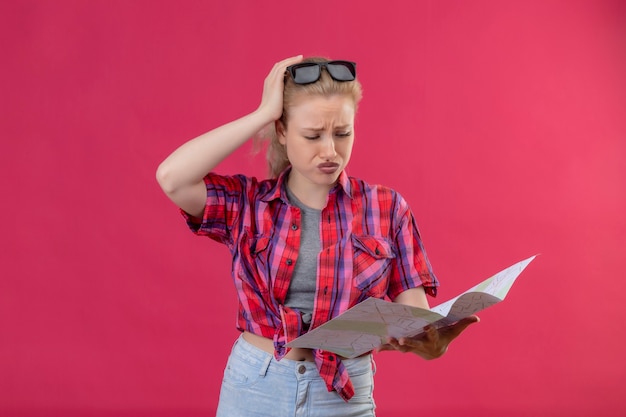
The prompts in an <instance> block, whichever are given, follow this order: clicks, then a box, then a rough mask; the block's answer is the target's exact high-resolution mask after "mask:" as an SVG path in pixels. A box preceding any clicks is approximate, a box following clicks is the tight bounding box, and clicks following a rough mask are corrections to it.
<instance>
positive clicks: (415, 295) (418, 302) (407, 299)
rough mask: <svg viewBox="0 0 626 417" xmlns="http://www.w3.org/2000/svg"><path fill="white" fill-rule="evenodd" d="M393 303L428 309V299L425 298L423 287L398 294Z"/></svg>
mask: <svg viewBox="0 0 626 417" xmlns="http://www.w3.org/2000/svg"><path fill="white" fill-rule="evenodd" d="M393 302H394V303H398V304H405V305H408V306H411V307H419V308H426V309H429V308H430V307H429V306H428V299H427V298H426V292H425V291H424V287H422V286H419V287H415V288H411V289H408V290H406V291H404V292H401V293H400V294H398V296H397V297H396V298H395V299H394V300H393Z"/></svg>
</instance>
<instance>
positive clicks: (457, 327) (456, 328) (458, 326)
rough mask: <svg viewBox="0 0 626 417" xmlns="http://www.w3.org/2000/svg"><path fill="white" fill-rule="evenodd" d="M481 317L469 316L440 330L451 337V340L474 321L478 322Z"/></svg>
mask: <svg viewBox="0 0 626 417" xmlns="http://www.w3.org/2000/svg"><path fill="white" fill-rule="evenodd" d="M479 321H480V319H479V318H478V316H469V317H466V318H464V319H461V320H459V321H458V322H456V323H454V324H452V325H450V326H447V327H445V328H442V329H441V330H440V331H441V333H442V334H445V335H446V337H448V338H449V340H450V341H452V340H453V339H455V338H457V337H458V336H459V335H460V334H461V333H463V332H464V331H465V329H467V328H468V327H469V326H470V325H472V324H474V323H478V322H479Z"/></svg>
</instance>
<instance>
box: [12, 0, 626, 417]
mask: <svg viewBox="0 0 626 417" xmlns="http://www.w3.org/2000/svg"><path fill="white" fill-rule="evenodd" d="M265 3H266V2H255V1H242V0H235V1H221V2H218V1H176V2H174V1H171V2H170V1H147V0H146V1H121V0H118V1H101V0H93V1H82V0H75V1H68V0H63V1H36V0H32V1H4V2H2V3H1V4H0V34H1V39H2V48H1V49H0V54H1V55H2V65H1V66H0V74H1V80H0V88H1V90H0V97H1V99H0V123H1V124H0V134H1V135H2V146H1V148H0V149H1V150H0V169H1V172H2V175H1V176H0V187H1V188H0V189H1V190H2V195H3V198H2V199H1V201H0V231H1V234H0V235H1V236H2V237H1V238H0V245H1V246H0V275H1V278H0V415H2V416H5V417H12V416H53V415H63V416H83V415H84V416H87V415H89V416H108V415H115V416H143V415H145V416H148V415H149V416H181V415H185V416H200V415H212V413H213V411H214V408H215V406H216V402H217V396H218V389H219V384H220V379H221V373H222V369H223V366H224V364H225V361H226V357H227V355H228V352H229V350H230V347H231V345H232V342H233V340H234V339H235V337H236V331H235V328H234V322H235V299H234V290H233V288H232V284H231V280H230V276H229V270H230V265H229V260H228V252H227V250H226V248H224V247H221V246H219V245H218V244H216V243H213V242H211V241H209V240H202V239H199V238H195V237H193V236H192V235H191V234H190V233H189V232H188V231H187V230H186V228H185V226H184V224H183V222H182V220H181V219H180V218H179V216H178V214H177V212H176V209H175V207H174V206H173V205H172V204H171V203H170V202H169V201H168V200H167V199H166V198H165V197H164V196H163V195H162V194H161V192H160V190H159V188H158V186H157V184H156V182H155V180H154V172H155V169H156V166H157V165H158V163H159V162H160V161H161V160H162V159H163V158H164V157H165V156H166V155H167V154H168V153H169V152H170V151H171V150H173V149H174V148H175V147H176V146H178V145H179V144H181V143H182V142H183V141H185V140H187V139H190V138H191V137H194V136H196V135H198V134H200V133H202V132H204V131H207V130H209V129H211V128H213V127H216V126H218V125H219V124H221V123H224V122H226V121H229V120H231V119H233V118H235V117H238V116H240V115H243V114H245V113H246V112H249V111H251V110H253V109H254V108H255V107H256V106H257V105H258V103H259V100H260V94H261V88H262V81H263V78H264V77H265V74H266V73H267V72H268V71H269V69H270V68H271V66H272V65H273V63H274V62H275V61H277V60H279V59H282V58H284V57H286V56H290V55H295V54H298V53H303V54H306V55H312V54H318V55H327V56H330V57H333V58H344V59H351V60H355V61H357V62H358V65H359V76H360V79H361V81H362V83H363V85H364V89H365V97H364V100H363V102H362V105H361V108H360V113H359V115H358V121H357V127H356V133H357V143H356V149H355V152H354V155H353V158H352V162H351V165H350V167H349V172H350V174H352V175H355V176H360V177H362V178H364V179H366V180H368V181H370V182H376V183H383V184H386V185H389V186H392V187H394V188H395V189H397V190H398V191H400V192H401V193H402V194H403V195H404V197H405V198H406V199H407V200H408V201H409V203H410V204H411V205H412V207H413V210H414V212H415V214H416V216H417V219H418V222H419V224H420V228H421V231H422V234H423V237H424V240H425V244H426V248H427V250H428V253H429V255H430V258H431V261H432V263H433V265H434V268H435V270H436V272H437V273H438V275H439V278H440V280H441V281H442V284H443V286H442V289H441V292H440V297H439V300H437V301H435V302H434V303H433V304H437V303H439V302H441V301H445V300H447V299H448V298H450V297H452V296H454V295H456V293H457V292H459V291H462V290H465V289H467V288H469V287H470V286H472V285H474V284H475V283H477V282H479V281H481V280H482V279H485V278H487V277H488V276H490V275H491V274H493V273H495V272H497V271H499V270H500V269H502V268H504V267H506V266H509V265H510V264H512V263H514V262H517V261H519V260H521V259H523V258H526V257H528V256H531V255H533V254H535V253H541V256H540V257H539V258H538V259H537V260H536V261H535V262H533V264H531V265H530V267H529V268H528V269H527V270H526V271H525V272H524V273H523V274H522V276H521V277H520V279H519V280H518V282H517V283H516V284H515V286H514V287H513V290H512V292H511V293H510V294H509V297H507V300H506V301H505V302H504V303H502V304H500V305H498V306H496V307H493V308H492V309H489V310H486V311H485V312H484V313H483V314H481V318H482V322H481V323H480V324H478V325H476V326H475V327H474V328H472V329H471V330H470V331H468V333H467V334H466V335H464V336H463V337H462V338H461V339H459V340H458V341H457V342H455V343H454V345H453V346H452V347H451V348H450V351H449V353H448V354H446V355H445V357H443V358H442V359H440V360H437V361H432V362H425V361H423V360H420V359H419V358H417V357H410V356H406V355H402V354H392V353H382V354H379V355H377V357H376V359H377V362H378V375H377V381H376V395H377V403H378V411H379V415H382V416H401V415H402V416H404V415H421V414H423V415H428V416H430V417H437V416H441V417H445V416H453V415H459V413H461V412H462V413H463V414H464V415H469V416H474V415H481V416H501V415H507V416H528V415H533V416H588V415H591V414H592V413H593V414H594V415H598V416H599V415H602V416H621V415H624V414H625V413H626V400H625V398H624V386H625V383H626V360H625V359H624V341H625V337H626V328H625V324H624V323H625V320H624V315H625V313H626V307H624V305H625V303H624V297H625V295H624V290H625V289H626V284H625V280H624V270H625V269H626V261H625V258H626V256H625V253H624V252H625V249H626V221H625V217H624V212H626V184H625V183H626V117H625V116H626V88H625V87H626V3H625V2H623V1H617V0H615V1H610V0H594V1H592V0H589V1H565V0H563V1H552V0H551V1H496V0H494V1H489V0H479V1H471V2H470V1H445V2H439V1H406V2H401V1H393V0H390V1H385V2H384V3H382V4H381V5H370V6H367V5H366V4H367V3H366V2H361V1H317V2H313V3H310V2H308V3H306V4H305V3H300V2H294V1H278V2H271V3H269V2H268V3H267V4H268V5H264V4H265ZM269 4H271V6H269ZM383 4H384V5H383ZM219 171H220V172H222V173H227V174H228V173H236V172H242V173H247V174H250V175H257V176H263V175H264V173H265V168H264V162H263V158H262V157H261V156H257V157H253V156H250V148H246V149H242V150H241V151H239V152H238V153H237V154H236V155H235V156H234V157H232V158H230V159H229V160H227V161H226V162H225V163H223V164H222V165H221V166H220V167H219Z"/></svg>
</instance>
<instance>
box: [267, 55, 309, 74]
mask: <svg viewBox="0 0 626 417" xmlns="http://www.w3.org/2000/svg"><path fill="white" fill-rule="evenodd" d="M302 58H303V56H302V55H296V56H292V57H289V58H285V59H283V60H282V61H279V62H277V63H276V64H274V68H272V72H273V73H278V74H283V73H284V72H285V69H287V67H288V66H289V65H293V64H297V63H298V62H300V61H302Z"/></svg>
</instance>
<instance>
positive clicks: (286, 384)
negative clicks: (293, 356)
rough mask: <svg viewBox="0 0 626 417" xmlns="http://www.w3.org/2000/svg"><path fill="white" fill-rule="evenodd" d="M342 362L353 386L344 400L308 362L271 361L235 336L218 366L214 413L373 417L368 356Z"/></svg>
mask: <svg viewBox="0 0 626 417" xmlns="http://www.w3.org/2000/svg"><path fill="white" fill-rule="evenodd" d="M343 362H344V364H345V365H346V368H347V369H348V373H349V375H350V379H351V380H352V384H353V385H354V391H355V394H354V397H352V399H351V400H350V401H349V402H345V401H344V400H343V399H342V398H341V397H340V396H339V395H338V394H337V393H336V392H335V391H332V392H328V390H327V388H326V383H325V382H324V380H323V379H322V378H321V377H320V375H319V372H318V371H317V368H316V367H315V363H314V362H306V361H294V360H289V359H282V360H280V361H277V360H276V359H275V358H274V356H273V355H270V354H269V353H267V352H265V351H263V350H261V349H259V348H257V347H255V346H253V345H251V344H250V343H248V342H247V341H246V340H245V339H244V338H243V337H242V336H240V337H239V339H237V341H236V342H235V345H234V346H233V350H232V352H231V354H230V357H229V358H228V363H227V365H226V369H225V370H224V379H223V381H222V389H221V391H220V401H219V405H218V407H217V417H248V416H271V417H282V416H284V417H287V416H289V417H318V416H319V417H328V416H333V417H334V416H337V417H339V416H341V417H344V416H345V417H348V416H355V417H356V416H358V417H366V416H374V415H375V413H374V409H375V408H376V405H375V404H374V398H373V391H374V373H375V366H374V362H373V359H372V355H365V356H362V357H359V358H355V359H344V360H343Z"/></svg>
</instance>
